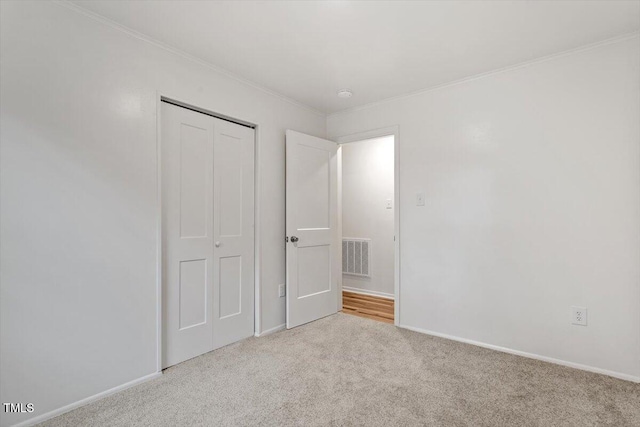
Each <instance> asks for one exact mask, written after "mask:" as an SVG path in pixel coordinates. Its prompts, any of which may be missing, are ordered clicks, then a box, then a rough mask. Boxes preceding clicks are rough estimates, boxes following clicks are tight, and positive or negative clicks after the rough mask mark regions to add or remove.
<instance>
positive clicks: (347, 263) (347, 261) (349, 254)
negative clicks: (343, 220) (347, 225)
mask: <svg viewBox="0 0 640 427" xmlns="http://www.w3.org/2000/svg"><path fill="white" fill-rule="evenodd" d="M369 260H371V239H359V238H354V237H344V238H343V239H342V272H343V273H344V274H351V275H354V276H363V277H371V272H370V265H371V264H370V262H369Z"/></svg>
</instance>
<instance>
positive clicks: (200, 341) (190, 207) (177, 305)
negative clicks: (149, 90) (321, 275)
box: [161, 102, 254, 368]
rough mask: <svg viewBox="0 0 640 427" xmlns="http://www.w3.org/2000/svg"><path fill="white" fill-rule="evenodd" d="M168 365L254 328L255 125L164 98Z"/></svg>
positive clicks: (165, 360)
mask: <svg viewBox="0 0 640 427" xmlns="http://www.w3.org/2000/svg"><path fill="white" fill-rule="evenodd" d="M161 120H162V153H161V159H162V165H161V167H162V266H163V313H162V318H163V359H162V360H163V368H166V367H168V366H171V365H175V364H176V363H180V362H182V361H184V360H187V359H190V358H193V357H196V356H199V355H201V354H203V353H206V352H208V351H211V350H214V349H215V348H218V347H221V346H223V345H226V344H229V343H231V342H234V341H237V340H239V339H242V338H245V337H248V336H250V335H252V334H253V331H254V328H253V316H254V310H253V294H254V271H253V268H254V264H253V260H254V237H253V206H254V201H253V170H254V165H253V144H254V136H253V135H254V130H253V129H250V128H247V127H244V126H241V125H237V124H235V123H230V122H226V121H223V120H219V119H216V118H213V117H211V116H208V115H205V114H202V113H198V112H195V111H191V110H188V109H186V108H182V107H178V106H175V105H171V104H167V103H164V102H163V104H162V116H161Z"/></svg>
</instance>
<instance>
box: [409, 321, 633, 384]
mask: <svg viewBox="0 0 640 427" xmlns="http://www.w3.org/2000/svg"><path fill="white" fill-rule="evenodd" d="M399 326H400V327H401V328H404V329H408V330H410V331H414V332H420V333H422V334H426V335H432V336H434V337H439V338H445V339H448V340H453V341H458V342H463V343H465V344H472V345H477V346H478V347H484V348H488V349H490V350H496V351H501V352H503V353H509V354H513V355H516V356H522V357H526V358H529V359H535V360H540V361H543V362H548V363H553V364H556V365H562V366H567V367H569V368H574V369H580V370H582V371H588V372H593V373H596V374H602V375H607V376H610V377H613V378H618V379H620V380H625V381H631V382H634V383H640V377H636V376H634V375H629V374H623V373H621V372H615V371H609V370H607V369H601V368H595V367H593V366H588V365H582V364H580V363H574V362H568V361H566V360H560V359H554V358H553V357H547V356H541V355H539V354H534V353H527V352H526V351H520V350H513V349H511V348H507V347H500V346H497V345H493V344H486V343H483V342H479V341H474V340H470V339H466V338H460V337H456V336H453V335H447V334H441V333H439V332H433V331H428V330H426V329H421V328H415V327H413V326H407V325H399Z"/></svg>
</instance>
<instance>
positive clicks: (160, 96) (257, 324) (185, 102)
mask: <svg viewBox="0 0 640 427" xmlns="http://www.w3.org/2000/svg"><path fill="white" fill-rule="evenodd" d="M193 99H194V98H193V97H189V96H186V95H178V96H175V94H169V93H168V92H166V91H156V177H157V178H156V180H157V187H156V192H157V193H156V196H157V205H156V211H157V216H156V218H157V224H156V247H157V252H156V278H157V279H156V300H157V305H156V340H157V346H156V371H157V372H160V373H161V372H162V316H163V312H162V302H163V301H162V279H163V277H162V155H161V153H162V101H163V100H166V101H169V102H171V103H172V104H176V105H178V106H181V107H185V108H188V109H191V110H194V111H198V112H200V113H203V114H207V115H209V116H214V117H217V118H219V119H223V120H228V121H231V122H234V123H237V124H240V125H244V126H249V127H252V128H254V130H255V140H254V159H253V162H254V163H253V170H254V187H253V201H254V212H253V224H254V227H253V244H254V260H255V261H254V267H253V269H254V279H253V280H254V302H253V316H254V317H253V319H254V334H255V335H258V334H259V333H260V331H261V327H262V326H261V321H260V313H261V309H262V304H261V299H260V288H261V280H260V272H261V265H262V250H261V247H262V246H261V241H260V231H261V221H260V218H261V216H260V213H261V211H262V209H261V203H260V197H258V195H259V194H261V186H260V181H261V180H260V179H259V176H260V162H259V160H260V144H259V141H260V125H259V123H258V122H257V121H252V120H242V119H237V118H235V117H234V116H233V115H227V114H222V113H219V112H215V108H204V107H200V106H198V105H207V104H208V101H204V100H200V101H196V102H192V100H193Z"/></svg>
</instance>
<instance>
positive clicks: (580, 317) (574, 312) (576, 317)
mask: <svg viewBox="0 0 640 427" xmlns="http://www.w3.org/2000/svg"><path fill="white" fill-rule="evenodd" d="M571 324H572V325H580V326H587V309H586V308H585V307H575V306H574V307H571Z"/></svg>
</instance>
